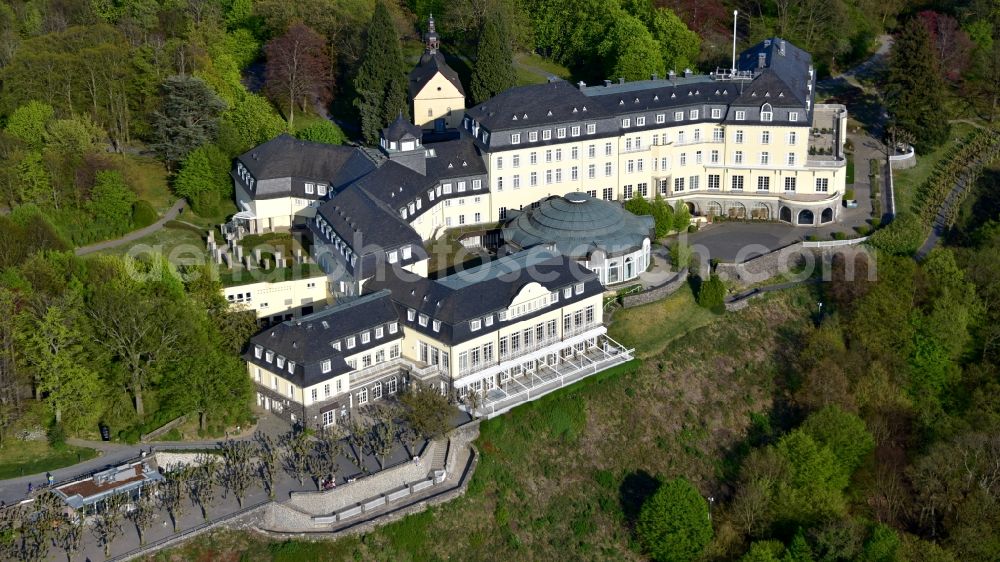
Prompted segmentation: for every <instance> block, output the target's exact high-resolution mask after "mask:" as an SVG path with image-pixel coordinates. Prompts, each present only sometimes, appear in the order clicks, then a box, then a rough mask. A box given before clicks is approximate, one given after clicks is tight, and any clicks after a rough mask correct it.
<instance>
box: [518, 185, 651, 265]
mask: <svg viewBox="0 0 1000 562" xmlns="http://www.w3.org/2000/svg"><path fill="white" fill-rule="evenodd" d="M511 214H513V217H510V215H511ZM508 217H509V220H508V221H507V222H506V224H504V226H503V229H502V234H503V239H504V241H505V242H507V243H508V244H513V245H516V246H519V247H521V248H530V247H532V246H537V245H540V244H555V246H556V249H557V250H558V251H559V253H561V254H563V255H566V256H569V257H571V258H576V259H587V258H589V257H590V255H591V254H593V252H594V251H595V250H600V251H602V252H603V253H604V254H605V255H606V256H609V257H611V256H619V255H623V254H627V253H629V252H634V251H636V250H638V249H639V248H641V247H642V245H643V242H644V241H645V240H646V239H648V238H650V233H651V231H652V230H653V217H650V216H642V217H637V216H635V215H633V214H632V213H630V212H628V211H626V210H625V209H623V208H622V206H621V205H619V204H618V203H615V202H612V201H602V200H600V199H597V198H594V197H591V196H590V195H588V194H586V193H579V192H576V193H569V194H567V195H566V196H565V197H550V198H549V199H546V200H545V201H542V203H541V204H540V205H539V206H538V207H537V208H533V209H526V210H524V211H520V212H518V211H508Z"/></svg>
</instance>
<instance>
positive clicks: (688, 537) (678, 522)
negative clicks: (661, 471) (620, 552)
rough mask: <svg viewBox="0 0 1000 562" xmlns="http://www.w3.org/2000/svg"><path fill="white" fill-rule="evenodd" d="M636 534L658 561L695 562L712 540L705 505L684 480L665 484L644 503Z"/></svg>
mask: <svg viewBox="0 0 1000 562" xmlns="http://www.w3.org/2000/svg"><path fill="white" fill-rule="evenodd" d="M636 534H637V535H638V538H639V542H640V543H641V544H642V546H643V549H644V550H645V551H646V552H648V553H649V554H650V555H651V556H652V558H653V559H654V560H657V561H658V562H672V561H678V562H679V561H682V560H695V559H697V558H698V557H699V556H700V555H701V553H702V551H703V550H705V546H707V545H708V543H709V542H710V541H711V540H712V523H711V521H710V520H709V516H708V503H707V502H706V501H705V498H703V497H701V493H700V492H698V490H697V489H696V488H695V487H694V486H693V485H692V484H691V483H690V482H688V481H687V480H685V479H684V478H677V479H674V480H671V481H669V482H666V483H664V484H663V485H662V486H660V488H659V489H658V490H657V491H656V492H655V493H654V494H653V495H652V496H650V497H649V498H648V499H647V500H646V501H645V502H643V504H642V509H641V511H640V512H639V520H638V522H637V523H636Z"/></svg>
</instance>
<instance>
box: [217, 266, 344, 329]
mask: <svg viewBox="0 0 1000 562" xmlns="http://www.w3.org/2000/svg"><path fill="white" fill-rule="evenodd" d="M222 295H223V296H224V297H225V298H226V300H227V301H229V302H230V303H231V304H233V305H243V306H245V307H247V308H248V309H250V310H253V311H254V312H255V313H256V314H257V318H258V319H261V320H265V319H266V320H279V321H280V320H284V319H286V317H292V316H301V315H304V314H310V313H312V312H314V311H316V310H319V309H321V308H323V307H325V306H326V305H327V304H329V302H330V298H331V296H332V293H331V291H330V286H329V282H328V280H327V278H326V276H325V275H317V276H314V277H307V278H304V279H293V280H290V281H275V282H271V281H259V282H257V283H247V284H244V285H235V286H232V287H224V288H223V289H222Z"/></svg>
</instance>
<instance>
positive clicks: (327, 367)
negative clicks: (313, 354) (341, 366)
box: [319, 359, 333, 373]
mask: <svg viewBox="0 0 1000 562" xmlns="http://www.w3.org/2000/svg"><path fill="white" fill-rule="evenodd" d="M319 370H320V371H323V372H324V373H329V372H330V371H332V370H333V362H332V361H330V360H329V359H324V360H323V362H322V363H320V367H319Z"/></svg>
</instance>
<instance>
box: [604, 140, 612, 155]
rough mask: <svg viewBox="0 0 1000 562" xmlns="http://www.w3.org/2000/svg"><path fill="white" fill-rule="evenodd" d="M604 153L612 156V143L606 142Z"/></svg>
mask: <svg viewBox="0 0 1000 562" xmlns="http://www.w3.org/2000/svg"><path fill="white" fill-rule="evenodd" d="M604 155H605V156H611V143H610V142H606V143H604Z"/></svg>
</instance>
